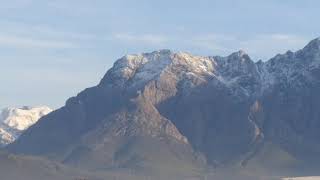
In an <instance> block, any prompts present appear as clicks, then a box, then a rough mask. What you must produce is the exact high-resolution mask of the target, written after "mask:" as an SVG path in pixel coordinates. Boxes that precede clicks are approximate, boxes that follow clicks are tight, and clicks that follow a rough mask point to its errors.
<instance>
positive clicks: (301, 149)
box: [8, 39, 320, 173]
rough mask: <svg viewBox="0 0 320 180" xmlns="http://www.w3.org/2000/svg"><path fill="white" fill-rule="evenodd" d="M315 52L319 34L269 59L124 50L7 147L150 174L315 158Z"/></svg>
mask: <svg viewBox="0 0 320 180" xmlns="http://www.w3.org/2000/svg"><path fill="white" fill-rule="evenodd" d="M319 54H320V50H319V40H318V39H317V40H314V41H312V42H311V43H310V44H309V45H307V46H306V47H305V48H304V49H302V50H300V51H297V52H287V53H286V54H282V55H277V56H275V57H274V58H272V59H270V60H269V61H266V62H261V61H260V62H254V61H252V59H251V58H250V57H249V55H247V54H246V53H245V52H243V51H239V52H236V53H233V54H231V55H230V56H227V57H220V56H209V57H203V56H193V55H191V54H189V53H182V52H179V53H175V52H172V51H170V50H160V51H154V52H151V53H143V54H137V55H127V56H124V57H122V58H120V59H119V60H117V61H116V62H115V63H114V65H113V67H112V68H111V69H110V70H109V71H108V72H107V73H106V75H105V76H104V77H103V79H102V80H101V82H100V83H99V84H98V85H97V86H95V87H92V88H88V89H86V90H84V91H82V92H81V93H79V94H78V95H77V96H75V97H72V98H70V99H69V100H67V102H66V104H65V106H64V107H62V108H61V109H59V110H57V111H54V112H52V113H50V114H49V115H47V116H45V117H43V118H42V119H41V121H39V122H38V123H36V124H35V125H34V126H32V127H31V128H30V129H28V130H27V131H26V132H25V133H24V134H23V135H22V136H21V137H20V138H19V139H18V140H17V141H16V142H14V143H13V144H12V145H10V146H9V147H8V149H9V150H11V151H13V152H16V153H23V154H32V155H43V156H48V157H50V158H53V159H56V160H59V161H61V162H64V163H66V164H71V165H74V166H78V167H84V168H89V169H90V168H92V169H96V168H109V169H110V168H134V169H140V170H141V169H148V170H150V172H153V173H156V172H157V170H159V169H161V170H162V171H166V172H171V171H174V172H175V173H176V172H187V171H188V172H191V171H192V172H193V170H194V169H197V168H199V167H204V166H205V165H210V166H217V167H225V166H229V165H231V164H233V165H234V164H238V165H239V166H241V167H255V168H256V167H257V166H258V165H259V166H261V167H263V168H265V169H272V170H281V169H286V168H293V167H298V166H302V165H306V164H308V165H311V164H312V165H314V164H316V165H317V167H319V166H318V165H319V158H317V157H319V155H320V143H319V141H318V137H320V131H319V129H320V122H319V117H320V111H319V110H318V109H317V107H319V106H320V96H319V93H318V92H320V83H319V82H320V81H319V80H320V67H319V65H320V63H318V62H320V56H319ZM278 154H282V155H283V156H282V155H281V156H280V157H286V159H281V158H277V157H278ZM267 155H268V156H270V158H268V159H267V160H266V158H267V157H266V156H267ZM263 159H264V160H263ZM289 160H290V162H289ZM257 164H258V165H257ZM164 167H165V168H164ZM173 167H175V168H173ZM177 167H179V168H177ZM182 167H183V168H182ZM163 168H164V169H163ZM171 173H173V172H171Z"/></svg>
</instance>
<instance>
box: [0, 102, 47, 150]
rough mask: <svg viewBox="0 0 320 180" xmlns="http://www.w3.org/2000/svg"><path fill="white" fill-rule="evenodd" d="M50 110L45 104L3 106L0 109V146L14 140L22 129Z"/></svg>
mask: <svg viewBox="0 0 320 180" xmlns="http://www.w3.org/2000/svg"><path fill="white" fill-rule="evenodd" d="M51 111H52V110H51V109H50V108H48V107H46V106H39V107H28V106H25V107H22V108H5V109H3V110H2V111H0V147H1V146H5V145H7V144H10V143H12V142H13V141H15V140H16V139H17V138H18V137H19V136H20V135H21V134H22V133H23V131H24V130H26V129H27V128H29V127H30V126H31V125H33V124H34V123H36V122H37V121H38V120H39V119H40V118H41V117H42V116H45V115H47V114H48V113H50V112H51Z"/></svg>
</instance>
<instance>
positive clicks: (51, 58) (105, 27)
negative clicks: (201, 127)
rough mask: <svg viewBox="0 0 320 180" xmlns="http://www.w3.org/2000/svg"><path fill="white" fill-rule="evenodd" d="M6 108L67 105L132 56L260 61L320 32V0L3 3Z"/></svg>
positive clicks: (0, 75)
mask: <svg viewBox="0 0 320 180" xmlns="http://www.w3.org/2000/svg"><path fill="white" fill-rule="evenodd" d="M0 2H1V3H0V4H1V6H0V54H1V58H0V84H1V87H0V108H2V107H6V106H21V105H49V106H51V107H53V108H57V107H59V106H62V105H63V104H64V102H65V100H66V99H67V98H68V97H70V96H74V95H76V94H77V93H78V92H79V91H81V90H82V89H84V88H86V87H89V86H94V85H95V84H97V83H98V82H99V80H100V79H101V78H102V76H103V75H104V73H105V72H106V71H107V70H108V68H110V66H111V65H112V63H113V62H114V61H115V60H116V59H117V58H119V57H121V56H123V55H125V54H128V53H139V52H148V51H153V50H156V49H164V48H165V49H173V50H176V51H188V52H191V53H194V54H198V55H227V54H229V53H231V52H233V51H237V50H239V49H242V50H245V51H247V52H248V53H249V54H250V56H251V57H252V58H253V59H255V60H258V59H263V60H267V59H268V58H270V57H272V56H274V55H275V54H276V53H283V52H285V51H286V50H288V49H291V50H296V49H299V48H302V47H303V46H304V45H305V44H306V43H307V42H308V41H310V40H311V39H313V38H316V37H318V36H320V35H319V32H320V23H319V17H320V12H319V7H320V1H319V0H303V1H302V0H238V1H237V0H233V1H232V0H219V1H217V0H202V1H201V0H126V1H124V0H114V1H111V0H10V1H9V0H0Z"/></svg>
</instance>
